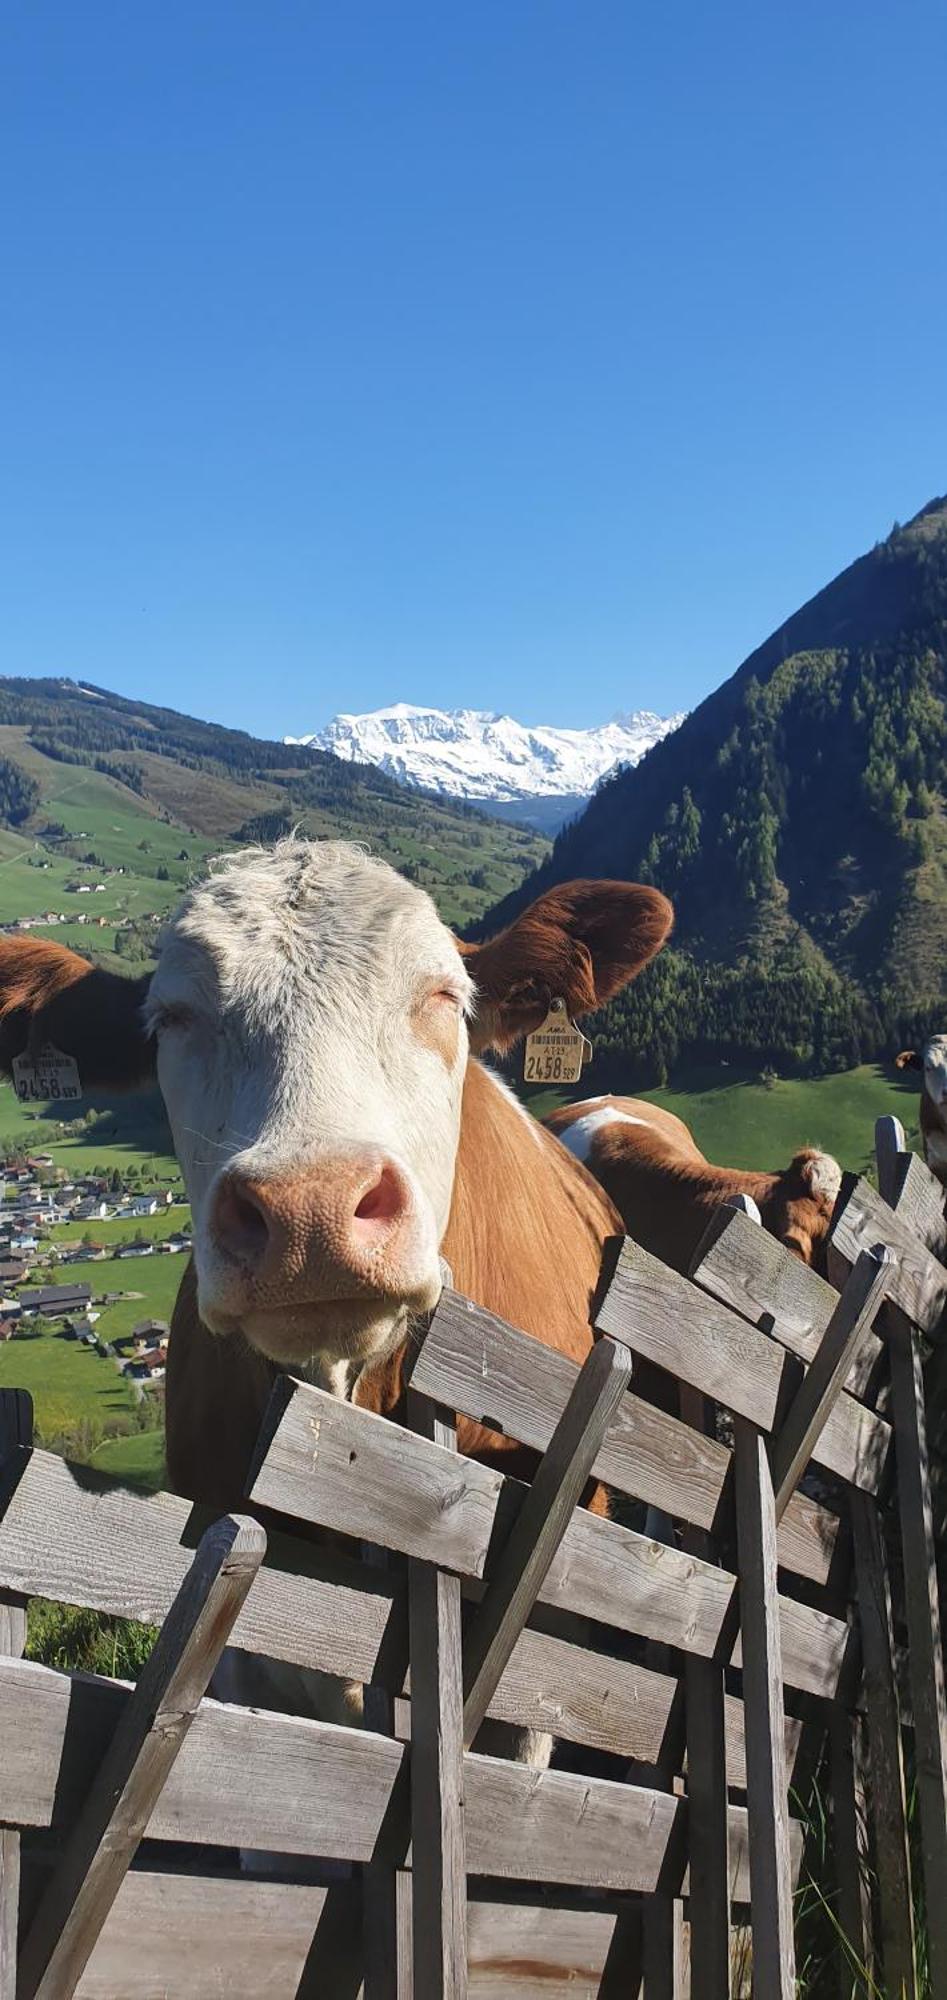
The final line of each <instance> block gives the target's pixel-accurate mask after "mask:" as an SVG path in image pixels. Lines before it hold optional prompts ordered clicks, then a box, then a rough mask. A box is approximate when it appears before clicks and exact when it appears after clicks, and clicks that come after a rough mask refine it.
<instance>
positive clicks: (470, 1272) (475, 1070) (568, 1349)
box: [442, 1062, 621, 1354]
mask: <svg viewBox="0 0 947 2000" xmlns="http://www.w3.org/2000/svg"><path fill="white" fill-rule="evenodd" d="M620 1232H621V1222H620V1220H619V1216H618V1212H617V1210H616V1209H615V1208H614V1207H613V1206H612V1203H611V1201H610V1199H609V1197H608V1195H607V1194H606V1193H605V1191H604V1189H603V1188H601V1187H600V1186H599V1185H598V1182H597V1181H594V1180H593V1179H592V1176H591V1175H590V1174H588V1173H586V1171H585V1169H584V1168H583V1167H581V1166H580V1165H579V1163H578V1161H577V1160H575V1159H573V1157H572V1155H571V1154H569V1153H567V1152H566V1150H565V1148H564V1147H563V1146H562V1145H560V1143H559V1141H558V1139H554V1138H553V1137H552V1135H551V1133H548V1132H546V1131H545V1130H544V1129H543V1127H542V1126H541V1125H539V1124H537V1122H536V1120H535V1119H534V1118H531V1117H530V1115H529V1113H528V1112H527V1111H526V1110H524V1108H523V1106H522V1105H521V1104H519V1103H518V1101H517V1100H516V1099H515V1098H514V1097H513V1096H512V1093H511V1092H510V1091H508V1090H507V1088H506V1086H505V1085H504V1084H502V1083H501V1082H499V1080H498V1079H497V1078H496V1077H495V1076H494V1075H492V1074H491V1072H490V1071H489V1070H486V1069H484V1068H483V1067H482V1066H481V1064H480V1063H476V1062H471V1063H470V1064H469V1066H468V1070H467V1078H466V1083H465V1086H464V1105H463V1119H462V1123H461V1134H460V1145H459V1147H458V1153H457V1166H456V1171H455V1176H454V1195H453V1201H452V1204H451V1212H450V1220H449V1222H448V1225H447V1231H446V1234H445V1237H444V1242H443V1245H442V1249H443V1254H444V1256H445V1258H446V1260H447V1262H448V1264H449V1265H450V1268H451V1271H452V1274H453V1281H454V1286H455V1289H456V1290H457V1291H459V1292H464V1293H466V1294H467V1296H468V1297H469V1298H472V1299H474V1300H475V1301H476V1302H477V1304H478V1305H485V1306H488V1307H489V1309H490V1311H491V1312H495V1313H498V1314H499V1315H500V1317H501V1318H502V1319H506V1320H509V1321H510V1323H511V1325H513V1326H519V1327H522V1328H523V1330H524V1331H525V1332H526V1333H531V1334H534V1335H535V1336H536V1338H537V1339H539V1340H542V1341H545V1343H546V1344H547V1345H548V1346H551V1347H558V1348H559V1349H560V1351H562V1352H565V1353H573V1354H584V1353H585V1352H586V1350H587V1348H588V1345H589V1338H590V1336H589V1308H590V1304H591V1300H592V1295H593V1293H594V1291H595V1287H596V1285H597V1283H598V1279H599V1273H600V1269H601V1262H602V1246H603V1244H604V1242H605V1240H606V1238H607V1237H609V1236H613V1235H615V1234H616V1233H620Z"/></svg>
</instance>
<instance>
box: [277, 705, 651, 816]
mask: <svg viewBox="0 0 947 2000" xmlns="http://www.w3.org/2000/svg"><path fill="white" fill-rule="evenodd" d="M682 721H683V716H682V715H672V716H660V715H654V714H652V713H651V711H650V710H648V709H641V710H638V711H637V712H636V713H635V714H633V715H623V716H617V717H616V718H615V719H614V720H613V721H612V722H606V723H603V724H602V725H601V726H600V727H599V728H596V729H553V728H550V727H547V726H546V725H545V724H538V725H537V726H535V727H533V728H530V727H528V726H527V725H526V724H525V723H522V722H516V721H515V720H514V718H513V717H512V716H511V715H493V714H490V713H487V712H485V711H483V710H480V709H475V708H452V709H442V708H419V707H415V706H413V705H412V704H411V703H409V702H403V701H399V702H395V703H394V704H393V706H392V707H391V708H377V709H374V710H373V711H372V713H371V714H369V715H337V716H335V717H334V718H333V720H332V721H331V722H330V723H328V724H327V725H326V727H325V728H324V729H320V730H317V731H315V732H314V733H313V734H311V735H308V736H285V737H284V738H283V741H284V742H285V743H300V744H312V745H314V747H315V748H316V749H319V750H329V751H331V752H332V754H333V755H334V756H336V757H343V758H345V759H346V760H347V761H349V762H357V763H362V764H375V765H377V766H378V768H379V769H380V770H382V771H386V772H387V773H388V775H389V776H390V777H392V778H397V779H398V780H399V781H400V782H401V783H402V784H405V785H420V786H424V787H425V789H427V790H428V791H434V792H443V793H445V794H447V795H448V796H450V797H452V798H465V799H476V800H480V801H482V802H483V803H484V804H487V803H489V802H498V803H499V802H501V801H505V802H509V801H516V800H519V799H522V800H529V799H539V798H548V799H553V798H562V799H566V798H568V799H570V800H580V799H582V798H587V797H588V796H589V794H590V793H591V792H592V791H594V789H595V786H596V785H597V783H598V781H599V779H600V778H603V777H604V776H605V775H606V773H607V772H608V771H611V770H614V768H615V766H616V764H637V763H638V762H639V760H640V759H641V758H642V757H643V756H644V754H645V751H646V750H650V748H651V746H652V744H653V743H657V742H659V741H660V739H661V737H662V736H666V735H667V734H668V732H669V730H671V729H676V727H677V725H678V723H679V722H682Z"/></svg>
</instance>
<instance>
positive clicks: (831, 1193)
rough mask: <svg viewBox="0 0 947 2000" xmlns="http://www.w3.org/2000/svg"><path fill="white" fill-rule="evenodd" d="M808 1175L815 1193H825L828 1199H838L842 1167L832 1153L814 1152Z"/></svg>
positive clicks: (833, 1200)
mask: <svg viewBox="0 0 947 2000" xmlns="http://www.w3.org/2000/svg"><path fill="white" fill-rule="evenodd" d="M806 1177H807V1179H808V1182H809V1186H810V1188H811V1190H812V1193H813V1194H817V1195H824V1196H825V1198H826V1200H827V1201H832V1202H835V1201H837V1200H838V1197H839V1191H840V1189H841V1186H842V1169H841V1167H840V1166H839V1163H838V1161H837V1160H833V1158H832V1155H831V1153H813V1155H812V1158H811V1160H810V1161H809V1165H808V1169H807V1175H806Z"/></svg>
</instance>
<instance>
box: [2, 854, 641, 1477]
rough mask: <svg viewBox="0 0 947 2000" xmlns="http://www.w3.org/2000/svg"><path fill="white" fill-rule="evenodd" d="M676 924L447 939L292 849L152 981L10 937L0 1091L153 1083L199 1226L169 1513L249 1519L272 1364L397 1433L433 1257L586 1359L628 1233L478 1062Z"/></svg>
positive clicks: (190, 928) (222, 903)
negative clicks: (63, 1068)
mask: <svg viewBox="0 0 947 2000" xmlns="http://www.w3.org/2000/svg"><path fill="white" fill-rule="evenodd" d="M671 915H672V913H671V908H670V905H669V904H668V903H667V901H666V900H665V898H664V897H663V896H661V895H660V894H659V893H658V892H657V891H656V890H654V889H650V888H642V887H637V886H634V885H630V884H628V883H617V882H614V883H613V882H573V883H569V884H566V885H564V886H562V887H559V888H555V889H552V890H550V891H549V892H548V893H547V894H546V895H545V896H543V897H541V898H540V899H539V901H538V902H537V903H535V904H534V905H533V906H532V907H531V908H530V909H528V910H526V911H525V912H524V914H523V915H522V916H521V917H520V918H518V919H517V920H516V922H514V923H513V924H512V925H511V926H510V927H509V929H508V930H506V931H504V932H503V933H502V934H501V935H500V936H499V937H496V938H494V939H492V940H489V941H488V942H486V943H484V944H480V945H475V946H466V945H459V944H458V942H457V941H456V939H455V938H453V937H452V935H451V933H450V932H449V931H448V930H447V929H446V928H445V926H444V924H443V923H442V922H441V921H440V919H439V917H438V916H437V913H436V911H435V909H434V906H433V904H432V902H431V901H430V899H429V897H428V896H427V895H426V894H425V893H424V892H423V891H422V890H421V889H419V888H417V887H414V886H412V885H411V884H410V883H408V882H406V881H404V880H403V879H402V878H401V877H400V876H399V875H397V874H395V872H394V871H393V870H392V869H391V868H390V867H388V866H387V865H386V864H385V863H382V862H380V861H377V860H374V859H372V858H370V857H369V856H368V855H366V854H365V853H364V852H363V851H362V850H361V849H359V848H357V847H355V846H352V845H349V844H348V843H341V842H328V841H327V842H320V843H312V842H308V841H302V840H288V841H283V842H281V843H279V844H278V845H277V846H276V847H274V848H272V849H270V850H264V849H254V850H250V851H245V852H242V853H240V854H237V855H231V856H228V857H225V858H224V859H222V860H221V861H220V862H218V863H217V864H216V866H215V867H214V869H213V870H212V872H211V874H210V877H209V879H208V880H206V881H205V882H204V883H202V885H201V886H199V887H197V888H195V889H194V890H193V891H192V892H191V893H190V894H189V895H188V896H187V898H186V899H185V901H184V903H183V904H182V906H181V908H180V910H179V911H178V913H177V915H176V916H175V918H174V919H173V921H172V922H171V924H170V925H169V928H168V930H167V932H166V934H165V936H164V939H163V942H162V945H161V950H160V956H159V960H158V964H157V968H156V970H155V972H154V973H153V974H152V975H150V976H146V977H144V978H143V979H140V980H137V981H136V980H133V979H125V978H123V977H122V976H121V975H116V974H113V973H111V972H107V971H104V970H101V969H93V968H92V967H90V966H89V965H88V964H87V963H86V961H85V960H83V959H81V958H79V957H77V956H76V955H75V954H74V953H72V952H70V951H67V950H65V949H64V948H63V947H61V946H57V945H55V944H52V943H47V942H40V941H38V940H34V939H4V940H0V1065H2V1066H3V1067H5V1068H6V1069H7V1071H9V1068H10V1064H11V1061H12V1059H13V1057H14V1056H16V1055H17V1054H19V1053H21V1052H23V1051H24V1050H27V1049H28V1048H38V1047H39V1046H41V1045H42V1044H44V1043H46V1042H49V1043H52V1044H53V1045H54V1046H55V1047H57V1048H59V1049H62V1050H64V1051H65V1052H67V1053H68V1054H69V1055H71V1056H73V1057H74V1058H75V1059H76V1061H77V1063H78V1066H79V1070H80V1075H81V1077H82V1079H83V1082H84V1084H85V1085H86V1086H88V1087H92V1086H98V1087H100V1088H102V1087H114V1086H119V1085H123V1086H129V1085H133V1084H135V1083H141V1082H144V1081H145V1080H147V1079H148V1078H149V1077H151V1076H152V1075H153V1074H154V1072H155V1069H156V1070H157V1076H158V1080H159V1083H160V1086H161V1090H162V1093H163V1096H164V1100H165V1104H166V1106H167V1111H168V1116H169V1119H170V1123H171V1127H172V1131H173V1134H174V1141H175V1147H176V1151H177V1155H178V1158H179V1161H180V1163H181V1166H182V1169H183V1172H184V1178H185V1182H186V1185H187V1191H188V1195H189V1198H190V1202H191V1207H192V1212H193V1217H194V1258H193V1263H192V1265H191V1266H190V1268H189V1270H188V1272H187V1274H186V1276H185V1279H184V1281H183V1284H182V1288H181V1292H180V1294H179V1298H178V1301H177V1305H176V1308H175V1313H174V1317H173V1324H172V1332H171V1341H170V1351H169V1356H168V1373H167V1434H168V1435H167V1445H168V1466H169V1473H170V1477H171V1481H172V1483H173V1485H174V1486H175V1487H176V1488H177V1489H178V1491H180V1492H181V1493H183V1494H185V1495H186V1496H188V1497H190V1498H191V1499H194V1500H197V1501H202V1502H205V1503H208V1504H210V1505H212V1506H215V1507H219V1508H227V1507H232V1506H235V1505H238V1504H239V1503H240V1502H241V1499H242V1495H243V1490H244V1481H245V1478H246V1474H247V1470H248V1466H249V1463H250V1460H251V1456H252V1453H253V1448H254V1444H255V1441H256V1437H257V1433H258V1430H259V1427H260V1422H261V1419H262V1416H263V1413H264V1410H265V1407H266V1403H267V1400H268V1396H269V1392H270V1388H271V1386H272V1381H273V1379H274V1376H275V1374H276V1373H277V1371H278V1370H280V1369H290V1370H292V1371H293V1372H295V1373H300V1374H304V1375H306V1376H308V1377H309V1379H311V1380H314V1381H316V1382H319V1383H321V1384H322V1385H323V1386H327V1387H329V1388H330V1389H332V1390H333V1391H334V1392H335V1393H337V1394H340V1395H354V1396H355V1397H356V1399H357V1400H358V1401H359V1402H363V1403H365V1404H367V1405H368V1406H369V1407H372V1408H375V1409H379V1410H381V1411H383V1412H387V1413H391V1412H393V1411H395V1410H396V1408H397V1404H398V1400H399V1396H400V1387H401V1383H400V1374H401V1358H402V1356H403V1353H404V1350H405V1342H406V1338H407V1336H408V1331H409V1327H410V1321H411V1317H412V1315H413V1314H419V1313H423V1312H425V1311H426V1310H428V1309H429V1308H430V1307H431V1306H432V1305H433V1304H434V1303H435V1301H436V1298H437V1296H438V1292H439V1288H440V1283H441V1278H440V1259H441V1258H442V1257H443V1258H445V1259H446V1260H447V1262H448V1263H449V1265H450V1267H451V1270H452V1273H453V1278H454V1282H455V1284H456V1285H457V1287H458V1288H459V1289H460V1290H461V1291H463V1292H466V1293H468V1294H469V1295H470V1297H472V1298H473V1299H475V1300H477V1301H478V1302H479V1303H480V1304H482V1305H484V1306H487V1307H489V1308H490V1309H491V1310H493V1311H494V1312H497V1313H499V1314H500V1315H502V1316H503V1317H504V1318H506V1319H508V1320H510V1321H512V1322H513V1323H514V1324H515V1325H517V1326H519V1327H522V1328H524V1329H525V1330H526V1331H527V1332H528V1333H531V1334H533V1335H534V1336H535V1337H536V1338H537V1339H539V1340H542V1341H544V1342H546V1343H547V1344H548V1345H550V1346H554V1347H556V1348H558V1349H559V1350H561V1351H562V1352H563V1353H566V1354H568V1355H570V1356H571V1357H572V1358H574V1359H575V1360H576V1361H581V1360H582V1359H583V1357H584V1356H585V1354H586V1353H587V1352H588V1349H589V1347H590V1344H591V1341H592V1337H593V1336H592V1332H591V1328H590V1324H589V1311H590V1301H591V1298H592V1295H593V1292H594V1289H595V1286H596V1282H597V1279H598V1275H599V1265H600V1258H601V1252H602V1247H603V1244H604V1242H605V1240H606V1238H608V1237H609V1236H610V1235H612V1234H614V1233H615V1232H617V1231H619V1230H620V1226H621V1225H620V1221H619V1217H618V1215H617V1213H616V1210H615V1208H614V1207H613V1205H612V1203H611V1201H610V1200H609V1199H608V1197H607V1195H606V1194H605V1192H604V1191H603V1189H602V1188H601V1187H600V1186H599V1185H598V1183H597V1182H596V1181H595V1180H594V1179H593V1178H592V1176H591V1175H589V1174H588V1173H586V1171H585V1169H584V1167H582V1166H581V1165H580V1164H579V1163H578V1162H577V1161H576V1160H574V1159H573V1158H571V1157H570V1155H569V1154H568V1153H567V1152H566V1150H565V1149H564V1148H563V1147H561V1146H560V1145H559V1144H558V1141H555V1140H554V1139H553V1138H552V1137H551V1136H550V1135H549V1134H548V1133H546V1132H544V1131H543V1130H542V1128H541V1127H540V1126H539V1125H537V1124H536V1123H535V1122H534V1121H533V1120H532V1119H531V1118H530V1117H529V1116H528V1114H527V1113H526V1112H525V1111H524V1110H523V1109H522V1108H521V1106H520V1105H519V1104H518V1103H517V1101H516V1100H515V1098H514V1097H513V1096H512V1095H511V1094H510V1093H509V1092H508V1091H507V1090H506V1088H505V1087H504V1085H503V1084H502V1083H501V1082H500V1081H499V1080H498V1079H497V1077H496V1076H495V1075H493V1074H492V1073H491V1072H490V1071H489V1070H488V1069H485V1068H483V1067H482V1066H481V1065H480V1063H478V1062H477V1061H473V1060H470V1059H469V1053H470V1051H471V1050H472V1051H473V1052H475V1053H481V1052H483V1051H485V1050H488V1049H491V1048H492V1049H495V1050H501V1051H502V1050H505V1049H508V1048H509V1047H511V1046H512V1044H513V1043H514V1042H515V1041H516V1040H517V1039H518V1038H519V1037H520V1036H522V1035H523V1034H524V1033H526V1032H527V1031H528V1030H530V1029H531V1028H533V1027H535V1026H537V1025H538V1024H539V1023H540V1021H541V1020H542V1019H543V1018H544V1016H545V1013H546V1010H547V1007H548V1004H549V1001H550V1000H551V999H552V998H555V997H561V998H562V999H564V1000H565V1002H566V1005H567V1008H568V1010H569V1012H570V1014H572V1015H573V1016H575V1015H582V1014H583V1013H586V1012H588V1011H589V1010H590V1009H591V1008H593V1007H595V1006H598V1005H600V1004H601V1003H602V1002H603V1001H605V1000H607V999H608V998H609V996H610V995H611V994H613V993H616V992H618V991H619V989H620V988H621V987H623V986H624V985H625V984H626V983H627V981H628V980H630V979H632V978H633V977H634V975H635V974H636V973H637V972H638V971H640V969H641V967H642V966H643V965H645V964H646V963H647V962H648V960H649V959H650V958H652V957H653V955H654V953H655V952H656V951H658V950H659V948H660V946H661V944H662V942H663V940H664V938H665V936H666V935H667V932H668V930H669V928H670V923H671ZM459 1439H460V1444H461V1448H462V1449H463V1450H464V1451H467V1452H472V1453H475V1454H476V1455H477V1456H479V1457H481V1458H483V1459H486V1460H493V1461H495V1462H502V1463H503V1464H504V1465H505V1466H506V1467H507V1469H509V1470H511V1471H516V1472H524V1471H526V1472H528V1471H529V1470H530V1469H531V1467H532V1464H533V1463H534V1461H533V1460H532V1458H531V1457H530V1455H529V1454H524V1453H523V1452H522V1451H521V1450H519V1449H518V1448H517V1447H516V1446H514V1445H513V1444H512V1443H511V1442H510V1441H509V1440H506V1439H503V1438H500V1437H498V1436H497V1435H496V1434H493V1433H490V1432H488V1431H486V1430H484V1429H482V1428H480V1427H478V1426H476V1425H473V1424H469V1423H464V1424H462V1425H461V1427H460V1432H459ZM599 1504H601V1501H599Z"/></svg>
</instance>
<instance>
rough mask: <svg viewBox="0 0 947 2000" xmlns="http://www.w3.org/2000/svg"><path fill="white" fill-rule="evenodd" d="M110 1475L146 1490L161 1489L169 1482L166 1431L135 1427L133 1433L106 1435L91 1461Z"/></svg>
mask: <svg viewBox="0 0 947 2000" xmlns="http://www.w3.org/2000/svg"><path fill="white" fill-rule="evenodd" d="M89 1463H90V1465H93V1466H94V1467H95V1469H96V1471H97V1472H102V1473H105V1474H106V1475H107V1477H108V1478H109V1479H120V1480H121V1482H122V1484H123V1486H139V1487H141V1488H142V1490H143V1491H144V1492H147V1493H158V1492H160V1490H161V1488H162V1487H163V1486H164V1485H165V1483H166V1478H167V1474H166V1468H165V1462H164V1431H163V1430H153V1431H133V1432H132V1434H131V1435H130V1436H129V1437H115V1438H106V1439H105V1441H104V1443H102V1444H100V1445H98V1446H97V1447H96V1449H95V1451H94V1452H93V1453H92V1457H91V1459H90V1461H89Z"/></svg>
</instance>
